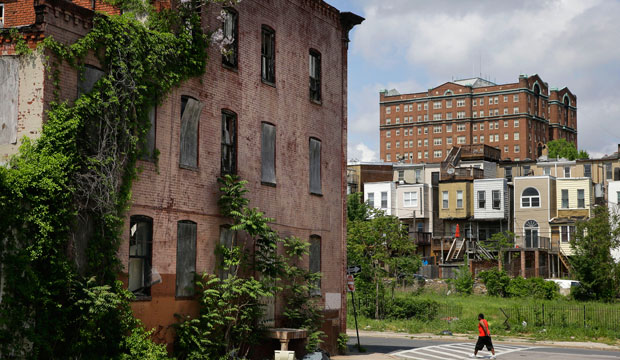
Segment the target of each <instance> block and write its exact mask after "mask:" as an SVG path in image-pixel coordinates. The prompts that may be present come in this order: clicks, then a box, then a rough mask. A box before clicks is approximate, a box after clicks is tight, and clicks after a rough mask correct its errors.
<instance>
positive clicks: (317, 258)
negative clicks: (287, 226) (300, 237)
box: [308, 235, 321, 295]
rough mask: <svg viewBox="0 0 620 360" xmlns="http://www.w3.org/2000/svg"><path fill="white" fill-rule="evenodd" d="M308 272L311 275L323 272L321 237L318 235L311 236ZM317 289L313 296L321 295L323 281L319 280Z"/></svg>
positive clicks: (312, 293)
mask: <svg viewBox="0 0 620 360" xmlns="http://www.w3.org/2000/svg"><path fill="white" fill-rule="evenodd" d="M308 262H309V267H308V271H310V272H311V273H320V272H321V237H320V236H318V235H312V236H310V248H309V249H308ZM315 285H316V289H314V290H313V291H312V292H311V295H321V280H320V279H319V280H317V282H316V284H315Z"/></svg>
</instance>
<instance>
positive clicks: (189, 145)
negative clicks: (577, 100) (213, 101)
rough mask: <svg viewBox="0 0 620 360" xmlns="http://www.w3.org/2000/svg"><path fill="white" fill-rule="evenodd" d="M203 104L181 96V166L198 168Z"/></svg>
mask: <svg viewBox="0 0 620 360" xmlns="http://www.w3.org/2000/svg"><path fill="white" fill-rule="evenodd" d="M202 107H203V104H202V103H201V102H200V101H198V100H196V99H194V98H191V97H189V96H181V142H180V148H181V155H180V159H179V165H180V166H186V167H191V168H197V167H198V123H199V121H200V112H201V111H202Z"/></svg>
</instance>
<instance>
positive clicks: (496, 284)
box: [479, 269, 510, 297]
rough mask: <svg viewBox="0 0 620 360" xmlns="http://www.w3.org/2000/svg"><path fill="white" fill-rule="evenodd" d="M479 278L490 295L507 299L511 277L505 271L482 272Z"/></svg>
mask: <svg viewBox="0 0 620 360" xmlns="http://www.w3.org/2000/svg"><path fill="white" fill-rule="evenodd" d="M479 276H480V278H481V279H482V281H483V282H484V285H485V286H486V288H487V294H488V295H491V296H501V297H506V290H507V288H508V284H510V277H509V276H508V275H507V274H506V272H505V271H504V270H498V269H491V270H487V271H482V272H481V273H480V275H479Z"/></svg>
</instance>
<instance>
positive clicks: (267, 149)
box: [261, 123, 276, 184]
mask: <svg viewBox="0 0 620 360" xmlns="http://www.w3.org/2000/svg"><path fill="white" fill-rule="evenodd" d="M261 181H262V182H264V183H268V184H275V183H276V127H275V126H274V125H271V124H268V123H262V146H261Z"/></svg>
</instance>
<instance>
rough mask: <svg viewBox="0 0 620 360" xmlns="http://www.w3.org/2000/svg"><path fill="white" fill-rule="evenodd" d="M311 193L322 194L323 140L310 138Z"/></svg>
mask: <svg viewBox="0 0 620 360" xmlns="http://www.w3.org/2000/svg"><path fill="white" fill-rule="evenodd" d="M310 193H312V194H318V195H321V194H322V191H321V140H319V139H315V138H310Z"/></svg>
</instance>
